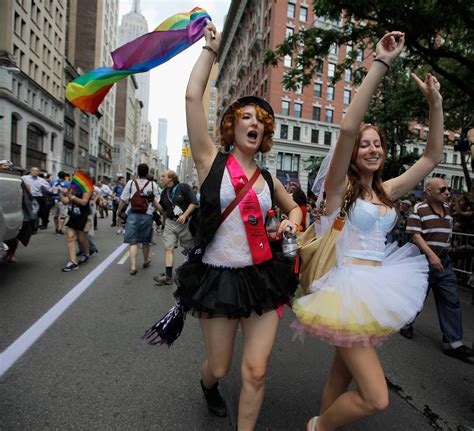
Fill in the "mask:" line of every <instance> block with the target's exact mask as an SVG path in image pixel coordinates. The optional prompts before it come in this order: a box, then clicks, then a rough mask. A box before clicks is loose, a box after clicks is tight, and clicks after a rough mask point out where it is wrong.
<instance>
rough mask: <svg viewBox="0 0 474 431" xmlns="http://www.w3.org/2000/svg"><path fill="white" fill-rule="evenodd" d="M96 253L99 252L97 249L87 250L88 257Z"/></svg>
mask: <svg viewBox="0 0 474 431" xmlns="http://www.w3.org/2000/svg"><path fill="white" fill-rule="evenodd" d="M97 253H99V250H92V251H90V252H89V257H92V256H94V254H97Z"/></svg>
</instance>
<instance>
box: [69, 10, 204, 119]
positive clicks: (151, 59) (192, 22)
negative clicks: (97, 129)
mask: <svg viewBox="0 0 474 431" xmlns="http://www.w3.org/2000/svg"><path fill="white" fill-rule="evenodd" d="M210 19H211V17H210V16H209V15H208V13H207V12H206V11H205V10H204V9H201V8H199V7H196V8H194V9H193V10H192V11H191V12H183V13H178V14H176V15H173V16H171V17H170V18H168V19H167V20H165V21H163V22H162V23H161V24H160V25H159V26H158V27H157V28H156V29H155V30H154V31H152V32H150V33H147V34H144V35H143V36H140V37H137V38H136V39H134V40H132V41H131V42H128V43H126V44H125V45H122V46H121V47H119V48H117V49H116V50H115V51H113V52H112V59H113V61H114V64H113V66H112V67H100V68H98V69H94V70H91V71H90V72H87V73H85V74H84V75H81V76H79V77H78V78H76V79H75V80H74V81H72V82H70V83H69V84H68V86H67V87H66V99H67V100H69V102H71V103H72V104H73V105H74V106H76V107H77V108H79V109H82V110H83V111H86V112H90V113H92V114H95V113H97V109H98V108H99V105H100V104H101V103H102V101H103V100H104V97H105V96H106V95H107V93H108V92H109V90H110V89H111V88H112V86H113V85H114V84H115V83H116V82H117V81H120V80H121V79H123V78H126V77H127V76H129V75H133V74H135V73H142V72H147V71H149V70H150V69H153V68H154V67H156V66H159V65H160V64H162V63H165V62H166V61H168V60H169V59H171V58H173V57H174V56H176V55H177V54H179V53H180V52H182V51H184V50H185V49H186V48H188V47H190V46H191V45H192V44H194V43H195V42H197V41H198V40H199V39H200V38H201V37H202V36H203V35H204V29H205V27H206V23H207V21H208V20H210Z"/></svg>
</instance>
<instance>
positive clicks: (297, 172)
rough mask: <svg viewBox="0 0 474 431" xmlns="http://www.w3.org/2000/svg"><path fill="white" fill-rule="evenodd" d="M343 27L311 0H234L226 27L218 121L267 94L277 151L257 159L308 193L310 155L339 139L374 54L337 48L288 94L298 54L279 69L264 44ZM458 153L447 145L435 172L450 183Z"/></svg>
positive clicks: (457, 173)
mask: <svg viewBox="0 0 474 431" xmlns="http://www.w3.org/2000/svg"><path fill="white" fill-rule="evenodd" d="M341 24H342V22H340V21H338V20H335V21H331V20H327V19H325V18H324V17H320V16H317V15H315V14H314V12H313V7H312V3H311V2H309V1H307V0H289V1H275V0H261V1H260V0H232V2H231V5H230V7H229V12H228V14H227V18H226V21H225V25H224V29H223V31H222V40H221V44H220V50H219V73H218V76H217V82H216V85H217V88H218V91H219V92H218V110H217V114H218V119H219V116H220V115H221V114H222V112H223V111H224V110H225V108H226V107H227V106H228V105H229V104H230V103H231V102H232V101H233V100H235V99H237V98H239V97H242V96H244V95H257V96H260V97H263V98H265V99H266V100H267V101H268V102H269V103H270V104H271V105H272V107H273V109H274V111H275V133H274V139H273V140H274V146H273V149H272V151H271V152H270V153H267V154H264V155H263V156H262V155H260V156H259V157H260V163H261V164H262V165H263V166H264V167H266V168H267V169H269V170H270V172H272V173H273V174H275V175H276V176H277V177H278V178H279V179H280V180H281V181H282V182H283V184H285V185H286V184H287V182H288V181H289V179H291V181H293V182H297V183H300V184H301V187H302V189H303V190H304V191H308V190H310V189H311V185H312V181H313V180H314V178H310V177H309V175H308V171H309V167H310V165H311V164H312V161H313V159H314V158H316V157H322V156H325V155H326V153H327V151H328V150H329V148H330V147H331V145H332V144H334V143H335V142H336V140H337V137H338V133H339V128H340V124H341V122H342V119H343V117H344V115H345V112H346V109H347V107H348V105H349V103H350V101H351V98H352V97H353V95H354V91H355V88H354V87H353V85H352V75H353V73H354V70H356V68H357V67H358V66H359V65H361V64H363V65H365V66H368V65H369V64H370V62H371V61H372V52H371V51H370V50H367V49H366V50H364V49H362V48H359V47H357V46H352V45H341V46H336V45H334V46H332V47H331V50H330V52H329V53H328V55H327V57H326V58H325V59H324V61H322V62H321V63H320V64H319V66H318V69H317V71H316V73H315V76H314V78H313V79H312V80H311V83H310V85H308V86H307V87H305V88H298V89H297V90H296V91H287V90H285V88H284V87H283V85H282V80H283V76H284V74H285V73H286V72H288V71H289V70H290V68H291V67H292V66H293V65H294V61H295V59H294V58H292V57H291V56H287V57H285V58H284V59H283V61H282V62H281V63H279V65H278V66H277V67H271V66H265V65H264V64H263V53H264V51H265V49H275V48H276V47H277V46H278V45H279V44H281V43H282V42H283V41H284V39H285V38H286V37H287V36H289V35H292V34H294V33H295V32H297V31H298V30H300V29H301V28H310V27H312V26H319V27H323V28H332V29H334V30H337V29H338V28H339V26H340V25H341ZM354 50H357V53H356V63H355V65H354V66H353V68H351V69H346V70H345V72H344V74H343V76H342V79H341V80H339V81H338V82H337V83H336V84H332V83H331V80H332V78H333V76H334V74H335V71H336V66H337V64H339V63H341V62H342V61H343V59H344V58H345V56H347V55H348V54H350V53H351V52H352V51H354ZM218 119H217V121H218ZM423 134H424V133H423ZM407 144H408V143H407ZM413 145H414V146H419V148H420V154H421V151H422V144H421V143H420V142H418V141H416V142H413ZM408 148H409V145H407V149H408ZM455 156H456V155H455V154H454V153H453V151H452V147H447V148H446V158H445V159H446V162H445V163H441V164H440V165H439V166H438V167H437V168H436V170H435V172H434V174H433V175H440V176H443V175H444V176H445V178H446V179H447V180H448V182H450V183H451V184H453V185H454V184H460V181H461V179H462V178H461V179H460V178H459V177H462V176H463V174H462V168H461V167H460V166H455V165H454V164H453V161H455V159H456V157H455Z"/></svg>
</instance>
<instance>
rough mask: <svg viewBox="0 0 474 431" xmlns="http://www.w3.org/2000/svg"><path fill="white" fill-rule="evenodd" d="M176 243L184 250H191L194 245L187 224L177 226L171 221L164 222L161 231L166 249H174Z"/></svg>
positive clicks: (177, 224)
mask: <svg viewBox="0 0 474 431" xmlns="http://www.w3.org/2000/svg"><path fill="white" fill-rule="evenodd" d="M178 241H179V243H180V244H181V247H183V248H184V249H188V248H191V247H192V246H193V245H194V240H193V236H192V235H191V232H190V231H189V224H188V223H184V224H179V223H177V222H175V221H174V220H171V219H166V220H165V228H164V230H163V242H164V244H165V247H166V248H176V247H177V246H178Z"/></svg>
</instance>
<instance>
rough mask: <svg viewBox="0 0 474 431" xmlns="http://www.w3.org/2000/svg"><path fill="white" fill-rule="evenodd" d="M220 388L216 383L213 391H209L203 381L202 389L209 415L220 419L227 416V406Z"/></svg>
mask: <svg viewBox="0 0 474 431" xmlns="http://www.w3.org/2000/svg"><path fill="white" fill-rule="evenodd" d="M218 386H219V383H216V384H215V385H214V386H213V387H212V388H211V389H207V388H206V387H205V386H204V383H203V381H202V379H201V388H202V391H203V392H204V398H205V399H206V401H207V408H208V409H209V413H212V414H213V415H214V416H217V417H220V418H225V417H226V416H227V405H226V403H225V401H224V398H222V395H221V394H220V392H219V389H218V388H217V387H218Z"/></svg>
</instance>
